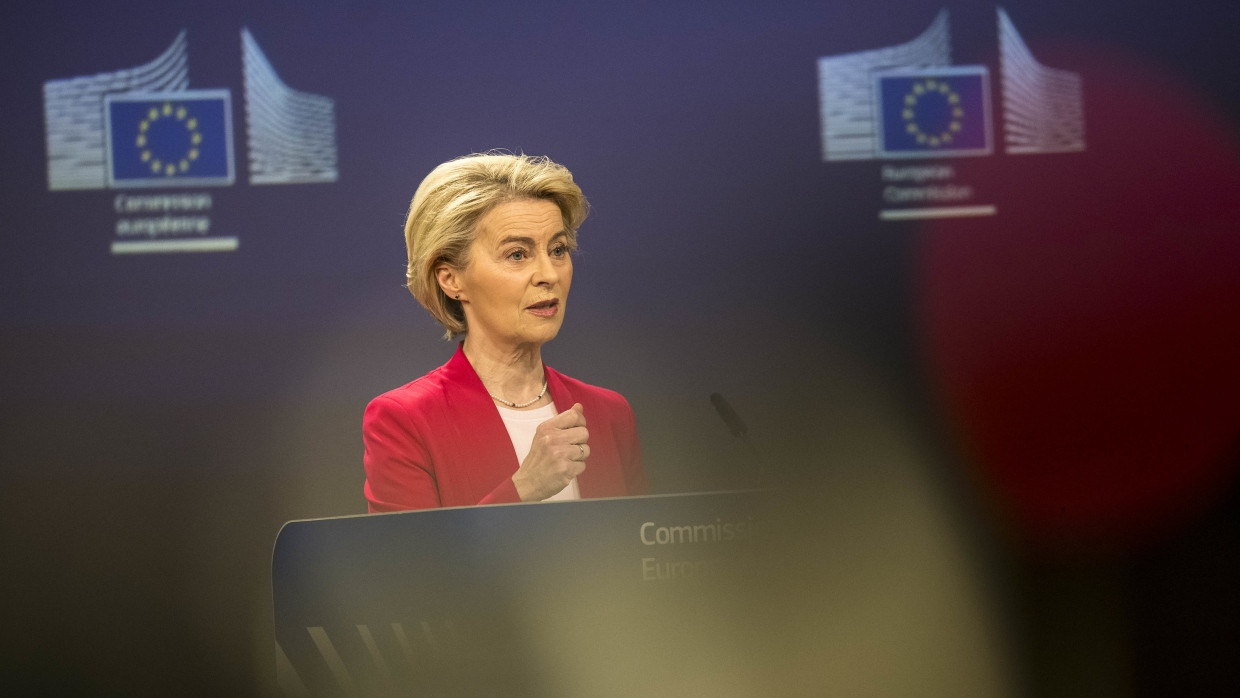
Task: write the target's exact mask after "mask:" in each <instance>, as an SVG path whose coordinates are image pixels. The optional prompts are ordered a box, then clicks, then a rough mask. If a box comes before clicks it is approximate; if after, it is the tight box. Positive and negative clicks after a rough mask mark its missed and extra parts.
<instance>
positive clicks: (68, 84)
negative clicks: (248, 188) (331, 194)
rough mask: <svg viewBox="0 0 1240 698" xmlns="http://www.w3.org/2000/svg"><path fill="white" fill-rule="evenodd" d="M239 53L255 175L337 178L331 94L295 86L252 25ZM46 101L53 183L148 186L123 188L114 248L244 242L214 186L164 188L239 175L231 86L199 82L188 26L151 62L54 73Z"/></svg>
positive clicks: (218, 183)
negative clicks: (215, 222)
mask: <svg viewBox="0 0 1240 698" xmlns="http://www.w3.org/2000/svg"><path fill="white" fill-rule="evenodd" d="M241 59H242V76H241V78H242V82H243V95H244V99H245V127H246V134H245V135H246V146H247V148H246V150H245V155H246V158H247V161H248V165H249V168H248V170H249V171H248V175H249V183H250V184H251V185H269V184H310V183H316V182H335V181H336V179H337V176H338V175H337V171H336V157H337V156H336V114H335V103H334V102H333V101H332V99H331V98H329V97H324V96H323V95H316V94H311V93H309V92H301V91H299V90H294V89H292V88H291V87H289V86H288V85H285V84H284V82H283V81H281V80H280V78H279V76H278V75H277V74H276V71H275V68H274V67H272V65H271V62H270V61H268V60H267V56H266V55H265V54H264V53H263V50H262V49H261V48H260V47H259V45H258V42H257V41H256V40H255V39H254V36H253V35H252V34H251V33H250V31H249V30H248V29H242V30H241ZM43 110H44V116H45V119H46V126H47V186H48V189H50V190H52V191H67V190H90V189H118V190H138V191H141V190H146V191H147V192H148V193H144V194H139V193H137V192H134V193H121V194H118V195H117V196H116V198H115V199H114V201H113V209H114V210H115V213H116V214H118V218H117V220H116V236H115V238H114V239H113V240H112V253H113V254H135V253H150V252H221V251H231V250H235V249H237V246H238V240H237V237H236V236H235V235H230V234H227V233H224V234H221V233H220V232H219V231H216V230H213V229H212V220H211V215H210V214H211V210H212V207H213V205H214V201H213V198H212V196H211V195H210V194H209V193H207V192H193V193H177V192H167V191H165V192H164V193H159V189H160V188H165V190H166V189H167V188H172V187H180V188H183V189H184V188H188V187H226V186H231V185H232V184H234V183H235V182H236V179H237V174H236V164H235V162H234V153H235V152H236V150H235V148H234V137H233V103H232V92H231V91H230V90H228V89H225V88H217V89H190V86H189V44H188V42H187V40H186V32H184V31H182V32H181V33H180V34H178V35H177V37H176V39H175V40H173V42H172V45H171V46H169V47H168V48H167V50H165V51H164V52H163V53H162V54H160V55H159V56H158V57H157V58H155V59H154V60H153V61H151V62H150V63H147V64H145V65H140V66H137V67H135V68H128V69H125V70H119V71H115V72H111V73H99V74H96V75H86V76H81V77H74V78H66V79H61V80H49V81H47V82H45V83H44V84H43Z"/></svg>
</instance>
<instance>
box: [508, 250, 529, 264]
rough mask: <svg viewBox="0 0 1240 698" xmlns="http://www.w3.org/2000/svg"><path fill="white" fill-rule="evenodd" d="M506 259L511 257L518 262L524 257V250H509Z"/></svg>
mask: <svg viewBox="0 0 1240 698" xmlns="http://www.w3.org/2000/svg"><path fill="white" fill-rule="evenodd" d="M508 259H511V260H512V261H514V262H520V261H521V260H523V259H525V250H513V251H512V252H509V253H508Z"/></svg>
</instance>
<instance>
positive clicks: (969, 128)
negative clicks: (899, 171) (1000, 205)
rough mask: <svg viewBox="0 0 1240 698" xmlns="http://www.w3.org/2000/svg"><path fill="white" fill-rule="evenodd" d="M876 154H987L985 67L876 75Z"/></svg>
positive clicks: (987, 117) (986, 87)
mask: <svg viewBox="0 0 1240 698" xmlns="http://www.w3.org/2000/svg"><path fill="white" fill-rule="evenodd" d="M874 81H875V82H874V89H875V93H876V94H875V97H876V99H875V100H874V103H875V105H876V107H877V109H878V114H876V115H875V121H876V122H877V123H878V126H879V133H878V141H879V142H878V154H879V156H880V157H888V158H933V157H961V156H966V155H989V154H990V153H991V150H992V146H991V140H990V138H991V137H990V74H989V72H988V71H987V70H986V67H985V66H954V67H943V68H927V69H920V70H900V71H893V72H886V73H879V74H877V75H876V76H875V78H874Z"/></svg>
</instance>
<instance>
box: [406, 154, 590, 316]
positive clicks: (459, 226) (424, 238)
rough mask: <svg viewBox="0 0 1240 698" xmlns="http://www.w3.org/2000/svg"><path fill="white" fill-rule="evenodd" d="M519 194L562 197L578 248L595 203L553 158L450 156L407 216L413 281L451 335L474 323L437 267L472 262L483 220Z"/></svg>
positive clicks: (423, 301) (573, 243) (421, 187)
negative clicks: (467, 318)
mask: <svg viewBox="0 0 1240 698" xmlns="http://www.w3.org/2000/svg"><path fill="white" fill-rule="evenodd" d="M514 199H543V200H547V201H551V202H552V203H554V204H555V205H556V207H558V208H559V209H560V215H561V217H562V218H563V219H564V230H565V232H567V233H568V237H569V245H570V246H573V247H575V246H576V244H577V228H578V227H580V226H581V222H582V221H584V220H585V218H586V215H587V214H588V213H589V203H588V202H587V201H586V197H585V195H584V194H582V193H581V188H580V187H578V186H577V184H576V182H574V181H573V174H572V173H571V172H569V171H568V169H567V168H566V167H564V166H563V165H559V164H557V163H555V162H552V161H551V160H550V159H548V158H547V157H545V156H538V157H535V156H530V155H513V154H511V153H504V152H494V151H493V152H488V153H478V154H474V155H466V156H464V157H460V158H456V159H455V160H449V161H448V162H445V163H443V164H442V165H440V166H438V167H436V168H435V169H433V170H431V173H430V174H428V175H427V176H426V179H424V180H422V183H421V184H420V185H418V190H417V192H415V193H414V195H413V202H412V203H410V204H409V217H408V218H407V219H406V220H405V247H406V249H407V250H408V253H409V266H408V268H407V269H406V270H405V279H406V285H407V286H408V288H409V292H410V293H412V294H413V297H414V298H416V299H417V300H418V302H419V303H421V304H422V306H423V307H425V308H426V309H427V310H428V311H430V313H431V315H433V316H434V317H435V319H436V320H438V321H439V324H441V325H443V327H444V330H445V333H444V337H445V338H446V339H451V338H452V337H455V336H457V335H460V334H463V333H465V332H466V331H467V330H468V329H469V328H468V327H466V324H465V312H464V310H463V309H462V308H461V303H460V301H457V300H456V299H454V298H450V297H448V295H447V294H445V293H444V292H443V289H441V288H440V287H439V280H438V278H437V276H438V275H437V272H436V270H437V269H438V268H439V267H440V265H443V264H447V265H448V266H450V267H452V268H453V269H464V268H465V267H466V266H468V265H469V247H470V245H472V244H473V242H474V238H475V237H476V235H477V232H478V221H479V219H481V218H482V217H483V216H484V215H486V213H487V212H488V211H490V210H491V209H492V208H494V207H495V206H497V205H498V204H501V203H504V202H507V201H512V200H514Z"/></svg>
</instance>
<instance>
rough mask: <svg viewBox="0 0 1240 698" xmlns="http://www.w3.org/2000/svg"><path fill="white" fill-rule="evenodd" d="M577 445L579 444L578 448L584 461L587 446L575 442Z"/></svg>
mask: <svg viewBox="0 0 1240 698" xmlns="http://www.w3.org/2000/svg"><path fill="white" fill-rule="evenodd" d="M575 445H576V446H577V450H578V451H580V452H581V460H583V461H584V460H585V459H586V448H585V446H582V445H581V444H575Z"/></svg>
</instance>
